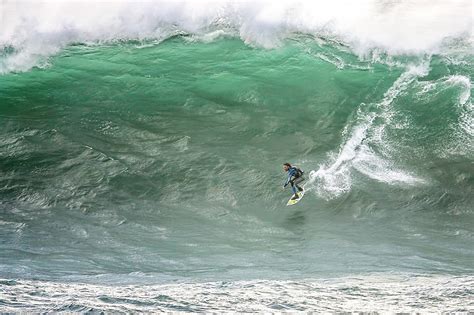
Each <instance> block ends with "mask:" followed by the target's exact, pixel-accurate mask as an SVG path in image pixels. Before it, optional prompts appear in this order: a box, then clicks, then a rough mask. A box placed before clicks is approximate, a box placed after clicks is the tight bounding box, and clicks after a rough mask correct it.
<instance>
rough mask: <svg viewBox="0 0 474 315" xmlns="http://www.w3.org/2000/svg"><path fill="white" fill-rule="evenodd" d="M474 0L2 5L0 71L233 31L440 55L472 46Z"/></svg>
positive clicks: (8, 0) (260, 38) (265, 43)
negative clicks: (450, 43)
mask: <svg viewBox="0 0 474 315" xmlns="http://www.w3.org/2000/svg"><path fill="white" fill-rule="evenodd" d="M471 11H472V3H471V1H469V0H457V1H443V0H431V1H428V0H418V1H383V2H381V1H376V0H361V1H350V0H335V1H330V2H329V1H323V0H314V1H309V0H301V1H290V0H287V1H278V2H275V1H268V0H254V1H236V0H221V1H217V0H214V1H204V0H203V1H196V0H194V1H191V0H188V1H176V2H175V1H169V0H168V1H159V0H157V1H151V0H143V1H139V2H138V1H133V0H115V1H108V2H95V1H92V0H84V1H59V0H56V1H54V0H49V1H40V0H38V1H15V0H4V1H2V2H0V17H1V18H2V20H1V28H0V49H5V47H13V48H14V49H15V53H13V54H9V56H8V57H7V58H6V59H5V58H3V59H4V60H3V61H0V71H1V72H8V71H13V70H27V69H29V68H31V67H32V66H33V65H36V64H37V63H38V61H40V60H44V59H45V58H46V57H48V56H50V55H52V54H55V53H57V52H58V51H59V50H60V49H61V48H63V47H64V46H66V45H68V44H71V43H74V42H82V43H90V42H102V41H113V40H122V39H125V40H126V39H138V40H144V39H157V40H162V39H164V38H166V37H168V36H170V35H172V34H175V33H176V32H187V33H191V34H197V35H205V34H208V33H210V34H212V35H210V36H208V37H207V38H208V39H210V40H212V39H213V38H216V37H219V36H216V35H219V34H222V33H219V32H218V33H215V32H216V31H226V32H227V31H228V30H233V32H235V34H238V36H240V37H241V38H242V40H244V41H245V42H247V43H249V44H252V45H257V46H262V47H266V48H272V47H276V46H278V45H279V44H280V43H281V40H282V39H284V38H286V37H288V36H291V35H292V34H295V33H305V34H311V35H316V36H325V37H328V36H329V37H331V38H333V39H337V40H340V41H343V42H345V43H346V44H348V45H350V47H352V49H353V50H354V51H356V52H357V53H359V54H362V55H363V54H366V53H368V52H370V51H371V50H372V49H374V48H377V49H381V50H382V51H384V52H387V53H389V54H411V53H415V54H418V53H433V52H436V51H438V50H439V49H440V48H441V47H442V44H443V41H446V39H448V38H460V37H461V38H465V39H466V38H467V41H468V42H469V43H472V38H473V37H472V15H471V14H470V12H471Z"/></svg>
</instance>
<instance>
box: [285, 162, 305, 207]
mask: <svg viewBox="0 0 474 315" xmlns="http://www.w3.org/2000/svg"><path fill="white" fill-rule="evenodd" d="M283 170H284V171H285V172H287V173H288V178H287V179H286V182H285V184H284V185H283V188H285V187H286V186H288V184H291V190H293V194H294V196H293V198H291V199H298V198H299V193H298V192H299V191H303V188H301V187H300V186H299V185H298V184H299V183H301V182H302V181H303V180H304V178H303V173H304V172H303V171H302V170H300V169H299V168H297V167H294V166H291V164H290V163H285V164H283ZM297 189H298V190H297Z"/></svg>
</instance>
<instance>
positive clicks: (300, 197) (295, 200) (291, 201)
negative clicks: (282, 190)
mask: <svg viewBox="0 0 474 315" xmlns="http://www.w3.org/2000/svg"><path fill="white" fill-rule="evenodd" d="M304 192H305V190H304V188H303V191H300V192H299V194H298V195H299V197H298V198H296V199H293V197H294V196H295V195H292V196H291V198H290V200H288V202H287V203H286V205H287V206H292V205H296V204H297V203H298V202H299V201H300V200H301V199H303V196H304Z"/></svg>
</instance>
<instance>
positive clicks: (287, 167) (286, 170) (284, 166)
mask: <svg viewBox="0 0 474 315" xmlns="http://www.w3.org/2000/svg"><path fill="white" fill-rule="evenodd" d="M290 167H291V164H290V163H284V164H283V170H284V171H285V172H288V170H289V169H290Z"/></svg>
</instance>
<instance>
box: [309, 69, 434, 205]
mask: <svg viewBox="0 0 474 315" xmlns="http://www.w3.org/2000/svg"><path fill="white" fill-rule="evenodd" d="M428 70H429V67H428V62H427V61H425V62H423V63H421V64H419V65H412V66H409V67H408V68H407V70H406V71H405V72H404V73H403V74H402V75H401V76H400V77H399V78H398V79H397V80H396V81H395V82H394V83H393V85H392V86H391V87H390V88H389V89H388V90H387V92H385V94H384V97H383V98H382V100H381V101H380V102H378V103H376V104H372V106H368V105H366V104H361V105H360V106H359V108H358V110H357V113H356V119H355V123H354V127H352V128H351V127H350V126H346V128H345V130H344V131H343V136H344V135H345V136H346V137H347V140H346V141H345V142H344V144H343V145H342V146H341V148H340V150H339V153H338V154H337V155H336V156H335V157H334V156H333V157H331V158H330V159H329V162H327V163H326V164H323V165H320V167H319V169H318V170H317V171H311V172H310V176H309V180H308V183H307V184H306V186H307V187H306V189H307V190H316V192H317V193H318V195H320V196H321V197H323V198H327V199H330V198H333V197H337V196H339V195H341V194H342V193H345V192H348V191H349V190H350V189H351V186H352V170H353V169H356V170H357V171H359V172H360V173H362V174H364V175H366V176H367V177H369V178H372V179H374V180H377V181H380V182H384V183H387V184H400V183H403V184H405V185H407V184H408V185H415V184H418V183H423V182H424V180H423V179H421V178H418V177H416V176H415V175H413V174H411V173H410V172H409V171H404V170H402V169H400V168H397V167H396V166H395V164H394V163H393V162H391V161H390V160H389V150H388V148H387V144H386V142H385V141H384V132H385V127H386V126H387V125H388V124H390V123H391V118H392V116H393V112H392V108H391V106H390V105H391V104H392V103H393V101H394V100H395V99H396V98H397V97H398V96H399V95H400V94H401V93H403V92H404V91H405V90H406V89H407V88H408V87H409V85H410V84H411V83H412V82H413V81H414V80H415V79H416V78H417V77H419V76H424V75H426V74H427V73H428ZM376 118H378V119H379V120H381V121H382V123H380V124H379V125H375V123H374V121H375V119H376ZM371 146H377V149H378V151H380V153H379V154H377V153H375V152H374V150H372V148H371ZM382 155H383V156H382Z"/></svg>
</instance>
